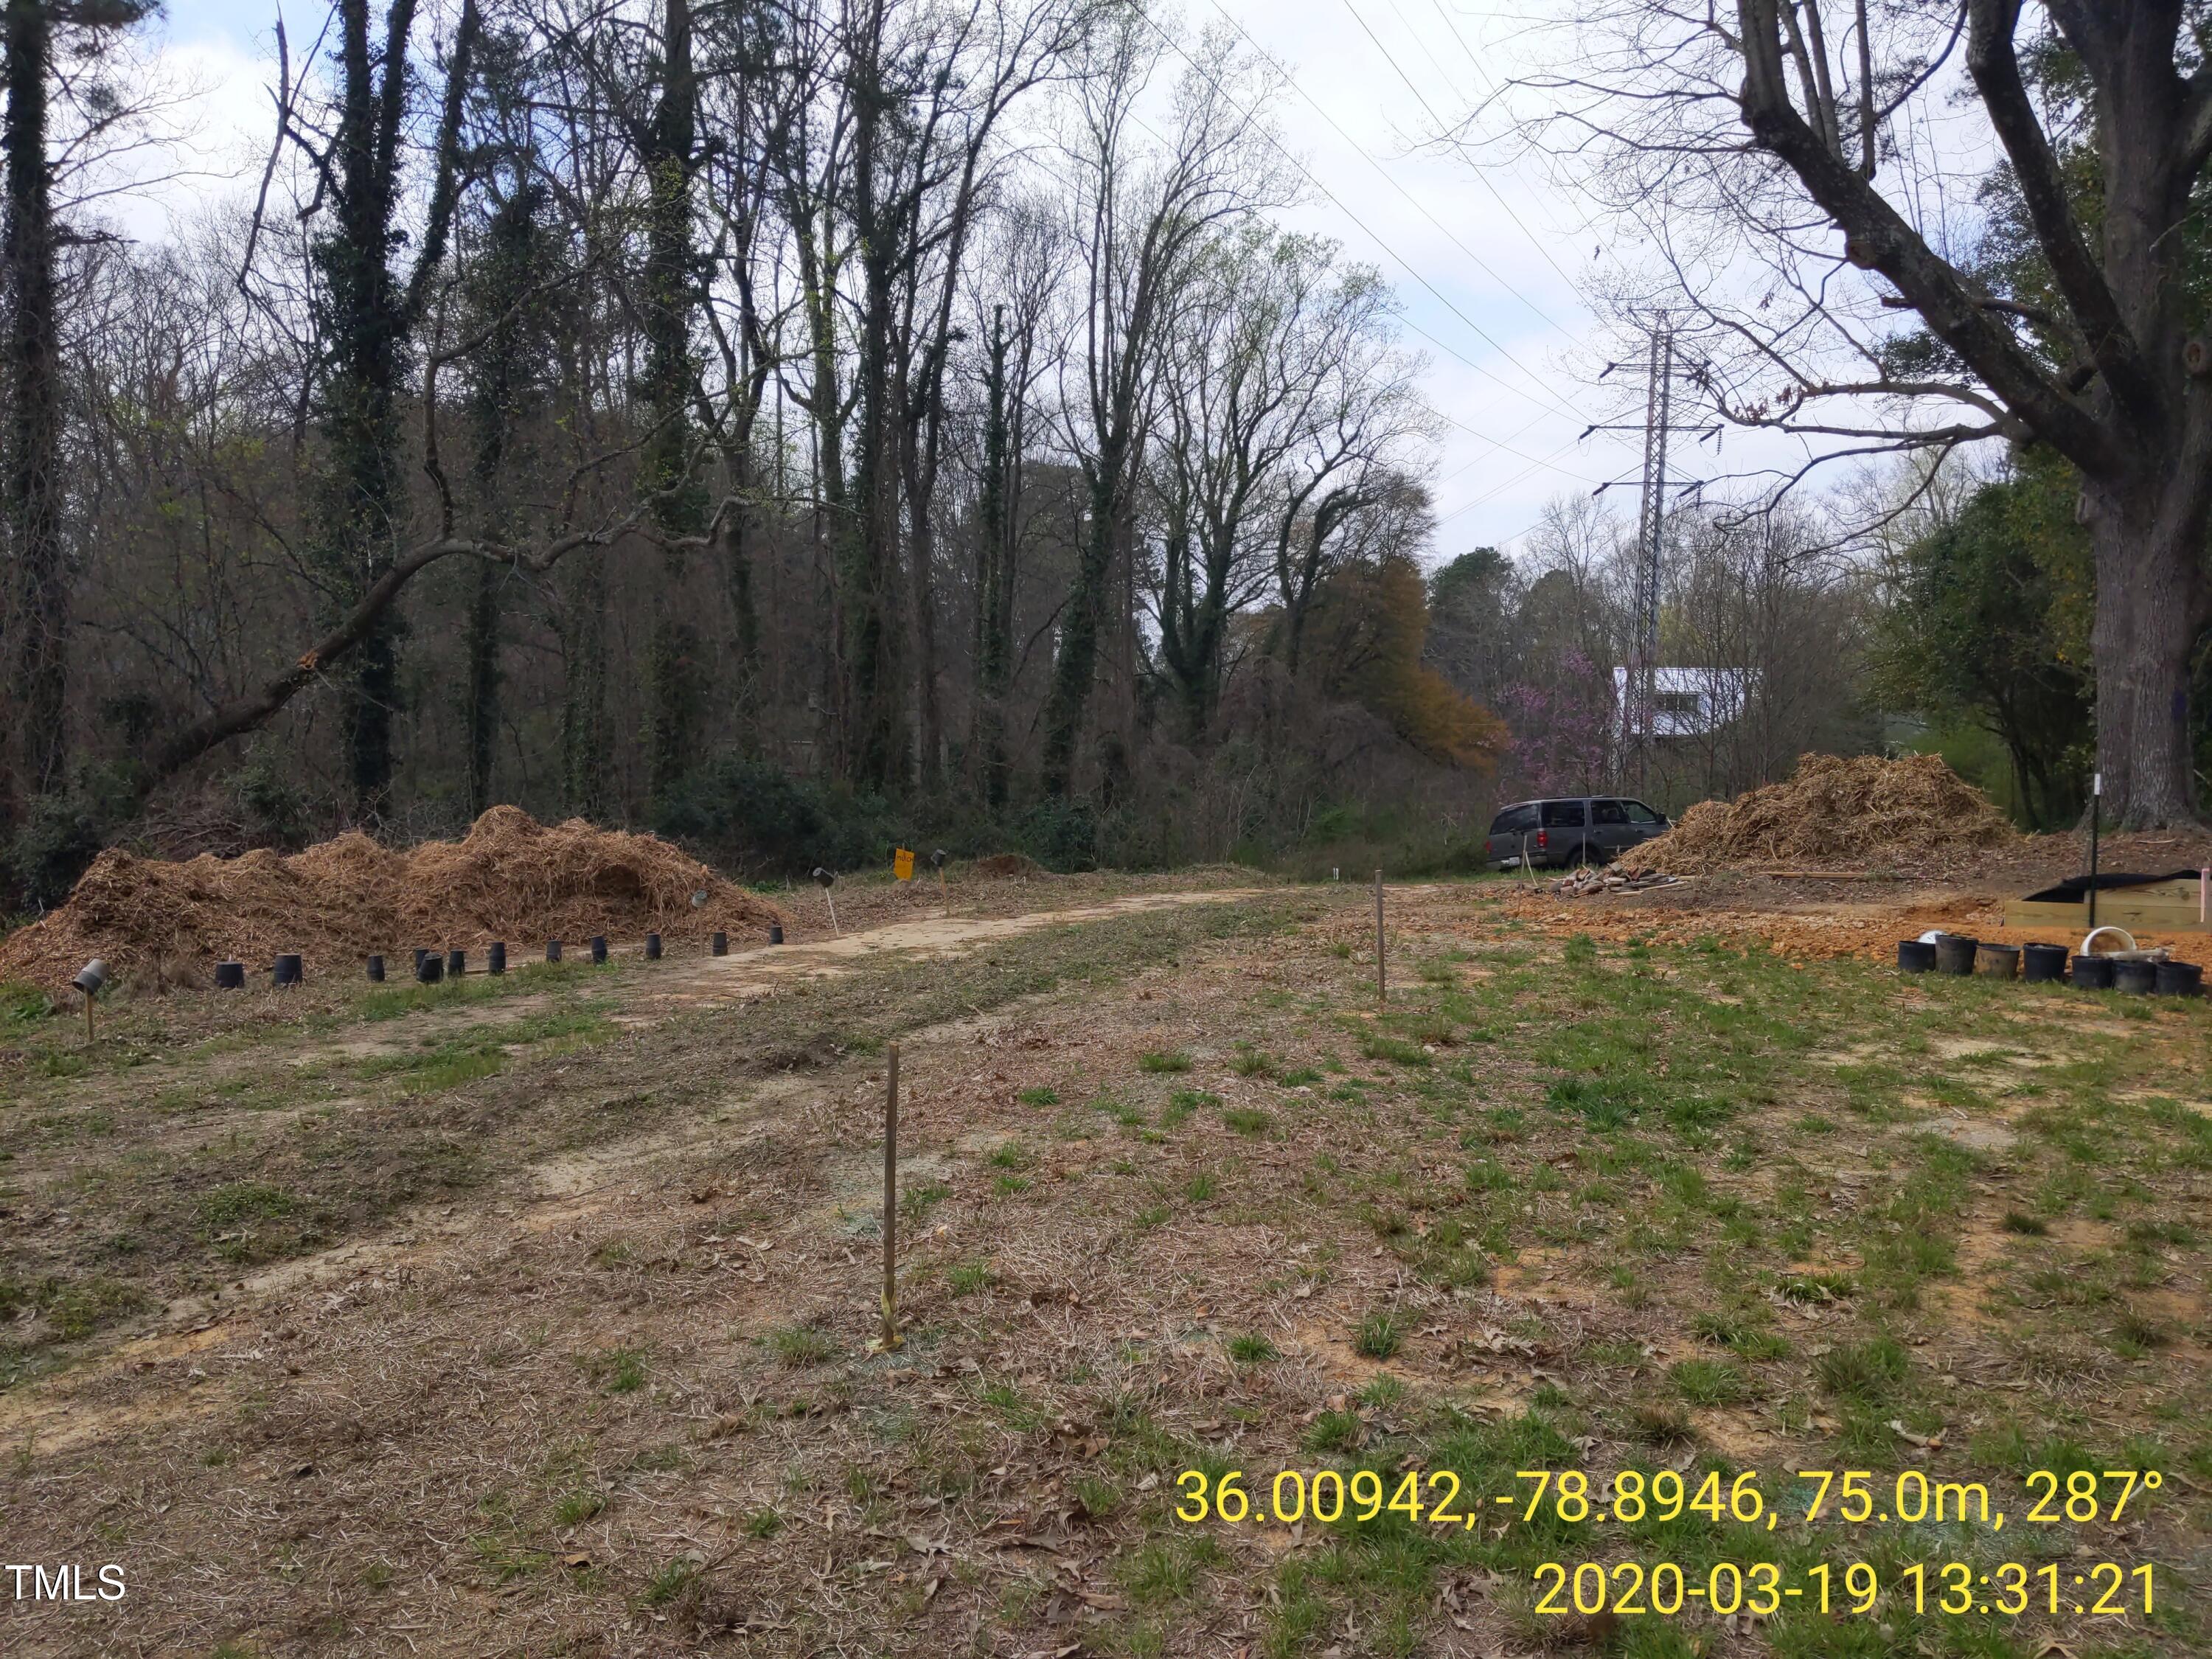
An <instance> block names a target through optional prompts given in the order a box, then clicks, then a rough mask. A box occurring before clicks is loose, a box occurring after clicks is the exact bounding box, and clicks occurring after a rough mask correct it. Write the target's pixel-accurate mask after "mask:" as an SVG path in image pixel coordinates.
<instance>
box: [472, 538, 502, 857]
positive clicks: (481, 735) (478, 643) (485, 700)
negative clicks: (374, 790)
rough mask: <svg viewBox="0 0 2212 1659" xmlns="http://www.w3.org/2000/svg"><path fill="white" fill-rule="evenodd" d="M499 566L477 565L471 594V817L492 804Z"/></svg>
mask: <svg viewBox="0 0 2212 1659" xmlns="http://www.w3.org/2000/svg"><path fill="white" fill-rule="evenodd" d="M501 574H502V573H501V569H500V568H499V567H498V566H497V565H495V564H493V563H492V562H489V560H486V561H483V562H480V563H478V565H477V575H476V591H475V592H473V593H471V595H470V596H469V620H468V632H467V638H466V644H467V649H468V659H469V684H468V711H467V712H468V729H469V817H471V819H474V818H475V817H477V815H478V814H480V813H481V812H483V810H484V808H486V807H487V806H489V805H491V763H492V755H493V751H494V750H495V746H496V744H497V741H498V737H499V584H500V579H501Z"/></svg>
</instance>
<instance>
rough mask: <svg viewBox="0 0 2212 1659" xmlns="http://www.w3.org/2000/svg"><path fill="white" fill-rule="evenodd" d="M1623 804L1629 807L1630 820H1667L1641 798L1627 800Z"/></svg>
mask: <svg viewBox="0 0 2212 1659" xmlns="http://www.w3.org/2000/svg"><path fill="white" fill-rule="evenodd" d="M1621 805H1623V806H1626V808H1627V809H1628V821H1629V822H1630V823H1644V824H1652V823H1664V822H1665V820H1664V819H1662V817H1660V816H1659V815H1658V814H1657V813H1656V812H1655V811H1652V810H1651V809H1650V807H1648V806H1646V805H1644V803H1643V802H1642V801H1640V800H1625V801H1623V802H1621Z"/></svg>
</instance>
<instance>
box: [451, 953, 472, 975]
mask: <svg viewBox="0 0 2212 1659" xmlns="http://www.w3.org/2000/svg"><path fill="white" fill-rule="evenodd" d="M468 971H469V953H468V952H467V951H447V952H446V972H447V975H448V976H450V977H451V978H453V979H459V977H460V976H461V975H463V974H465V973H467V972H468Z"/></svg>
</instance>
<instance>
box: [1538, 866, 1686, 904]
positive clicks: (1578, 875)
mask: <svg viewBox="0 0 2212 1659" xmlns="http://www.w3.org/2000/svg"><path fill="white" fill-rule="evenodd" d="M1682 884H1683V883H1682V878H1681V877H1680V876H1670V875H1667V874H1665V873H1663V872H1652V873H1650V874H1648V875H1629V874H1625V873H1623V872H1620V871H1617V870H1607V869H1601V868H1600V867H1599V866H1596V865H1595V864H1586V865H1584V866H1582V868H1580V869H1578V870H1574V871H1571V872H1568V873H1567V874H1566V875H1564V876H1562V877H1560V878H1559V880H1557V881H1555V882H1553V884H1552V890H1553V892H1555V893H1560V894H1564V895H1565V896H1568V897H1570V898H1587V897H1589V896H1590V895H1592V894H1595V893H1640V892H1642V891H1644V889H1646V888H1647V887H1680V886H1681V885H1682Z"/></svg>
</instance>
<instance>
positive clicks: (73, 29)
mask: <svg viewBox="0 0 2212 1659" xmlns="http://www.w3.org/2000/svg"><path fill="white" fill-rule="evenodd" d="M24 9H25V8H23V7H15V8H11V9H10V10H9V16H10V18H11V19H13V18H15V16H16V15H17V13H18V12H20V11H22V10H24ZM28 9H29V10H30V11H32V12H34V13H37V14H39V15H40V16H43V17H46V18H47V19H49V20H55V23H56V27H57V28H59V27H60V24H59V21H58V20H60V19H61V18H62V17H63V15H64V14H63V13H61V12H60V11H59V10H58V9H54V8H51V7H41V6H38V5H32V6H29V7H28ZM71 15H74V14H71ZM86 15H87V16H89V14H86ZM133 21H136V19H135V15H134V14H132V13H131V11H130V10H129V9H128V8H118V9H115V10H113V11H112V12H108V13H103V14H101V15H100V17H99V19H98V20H97V27H94V24H93V23H90V22H87V23H82V24H80V23H71V24H70V26H69V28H68V29H67V30H64V31H62V32H63V33H69V34H70V39H69V40H60V39H59V38H57V45H56V50H57V51H58V52H60V53H61V55H62V58H65V59H67V60H68V62H67V63H64V62H62V61H60V60H59V59H58V60H57V61H56V62H55V63H54V64H52V65H50V66H49V68H48V69H47V70H46V71H45V76H46V78H45V79H44V80H43V81H42V82H37V83H36V86H37V87H38V88H42V89H46V90H52V91H56V93H57V95H58V89H59V88H63V87H64V85H69V84H74V82H73V75H74V71H75V70H76V68H77V67H81V66H82V65H83V64H88V63H90V62H92V61H93V60H94V59H96V58H98V57H99V56H100V39H99V38H98V37H99V36H100V34H101V33H108V32H112V31H113V30H116V29H118V28H121V29H127V28H128V27H130V26H131V23H132V22H133ZM14 26H15V25H14V24H12V23H11V27H14ZM279 41H280V46H281V48H282V53H283V57H282V64H281V74H282V82H283V84H282V87H281V94H282V101H283V111H282V113H283V121H282V132H281V135H280V137H279V139H278V142H277V143H276V145H275V147H274V149H273V150H272V152H271V155H270V159H269V164H268V169H267V173H266V176H265V177H264V178H263V179H258V180H249V181H248V182H249V183H253V184H257V185H258V191H257V197H258V199H257V201H256V203H255V204H254V206H253V208H252V210H251V211H247V210H246V209H244V208H242V207H241V208H240V209H239V210H235V211H234V212H230V213H227V214H224V215H221V216H216V217H215V218H214V219H213V220H211V221H210V222H207V223H204V224H202V225H200V226H198V227H197V228H195V229H194V230H193V231H192V232H191V234H187V235H185V236H184V237H182V238H181V239H179V240H175V241H173V242H169V243H165V244H134V243H131V242H127V241H124V240H119V239H117V238H114V237H112V236H111V235H108V234H103V233H102V231H101V228H100V217H99V211H98V204H96V203H94V202H79V203H70V202H68V201H63V202H61V203H59V204H58V205H50V204H47V203H46V200H45V198H44V197H40V194H39V192H38V191H35V190H31V189H28V188H26V187H23V186H22V185H21V178H19V175H22V176H26V177H33V178H36V179H40V180H42V181H43V180H47V179H54V178H56V177H58V176H59V174H58V172H57V168H56V166H55V157H56V155H58V151H59V149H60V143H59V140H58V139H57V137H55V135H54V134H52V133H51V132H41V131H34V130H33V129H32V127H31V125H30V124H29V123H27V121H24V120H21V119H17V118H15V115H14V112H15V110H16V109H17V108H18V106H19V105H20V106H21V107H23V108H24V109H28V108H29V107H30V106H32V105H33V103H34V102H36V101H37V100H35V99H33V98H32V97H30V96H29V95H28V94H26V93H25V92H24V91H23V87H22V81H23V77H24V76H26V75H32V74H35V73H37V71H36V70H34V68H33V66H32V59H31V58H30V57H29V56H28V55H27V54H19V53H18V52H15V51H13V50H11V52H10V54H9V66H10V75H11V76H12V77H13V78H12V79H11V82H10V87H11V97H10V111H11V124H10V125H9V131H8V145H9V167H10V169H11V170H10V172H9V179H10V180H11V184H10V186H9V203H8V208H9V236H10V244H9V246H10V248H11V251H12V263H11V265H10V270H11V272H13V273H14V286H13V287H12V288H11V290H10V295H9V302H10V314H11V318H12V319H13V320H14V324H15V331H14V333H13V334H12V335H11V336H10V343H9V361H8V363H7V366H6V367H7V371H8V374H7V380H8V390H9V401H10V405H11V410H13V424H12V426H11V428H10V435H9V443H10V453H9V480H10V492H11V493H10V495H9V502H8V508H9V513H8V522H7V537H8V551H9V571H10V574H11V576H12V577H13V580H12V581H11V584H10V599H11V605H10V607H9V611H8V612H7V637H6V640H5V641H4V644H5V660H6V663H7V665H8V684H7V693H8V698H9V722H8V726H9V732H10V733H11V741H10V743H9V745H8V750H7V763H8V765H7V773H6V776H5V779H4V787H0V811H3V812H4V813H5V814H6V815H7V829H8V831H9V837H10V840H11V843H12V845H13V848H14V858H13V868H14V872H15V878H16V881H17V884H18V885H19V887H20V888H21V889H23V890H25V891H27V894H28V896H30V897H31V898H32V899H33V900H46V899H51V897H52V896H53V894H54V892H55V891H56V890H58V886H59V885H60V884H62V883H63V882H64V881H65V880H66V879H67V877H68V874H69V873H70V872H71V871H73V870H74V869H75V868H76V867H78V866H81V864H82V860H83V859H84V858H85V857H86V856H88V854H89V852H90V851H91V850H92V849H93V848H94V847H95V846H96V845H97V844H99V842H100V841H101V840H102V839H105V838H110V837H113V836H117V835H118V834H126V833H127V834H131V835H136V836H145V837H150V838H151V839H152V840H153V841H155V842H156V843H157V844H161V845H166V846H169V847H172V848H179V847H183V846H189V845H192V844H197V843H201V842H204V843H205V844H209V845H222V846H227V845H232V844H236V843H237V842H239V841H240V839H241V837H244V838H248V839H251V838H275V839H281V838H286V837H297V836H301V835H306V834H310V833H315V832H319V831H320V830H323V829H328V828H330V827H333V826H335V825H336V824H338V823H365V824H368V825H371V826H378V827H384V828H388V829H391V830H392V832H394V833H398V834H403V835H404V834H408V833H416V832H424V831H429V830H434V829H451V828H453V827H454V826H455V825H456V824H458V823H461V822H464V821H465V820H466V818H467V817H469V816H470V815H471V814H472V813H473V812H475V811H477V810H479V809H481V808H482V807H483V805H486V804H488V803H489V802H491V801H494V800H510V799H511V800H514V801H518V802H520V803H521V804H522V805H525V806H526V807H528V808H529V809H531V810H532V811H538V812H540V813H556V814H562V813H569V812H578V813H584V814H587V815H590V816H592V817H602V818H612V819H623V820H629V821H633V822H643V823H656V824H659V825H663V826H665V827H667V828H669V829H674V830H678V831H681V832H683V833H685V834H687V835H690V836H694V837H696V838H697V839H699V840H700V841H702V842H705V843H708V844H709V845H714V846H717V847H719V848H720V849H721V850H724V851H726V852H727V853H728V854H731V855H732V856H734V857H739V858H750V859H754V860H765V861H770V862H775V861H782V862H793V861H805V860H811V859H813V858H815V857H824V856H837V857H842V858H846V859H854V858H860V857H873V856H875V855H876V853H877V851H878V845H877V844H878V842H881V841H882V840H883V839H884V838H885V837H887V836H890V835H891V834H894V833H899V832H901V831H902V830H904V831H905V832H908V833H912V832H914V831H915V829H916V828H917V827H918V826H920V827H932V828H933V829H935V830H936V831H938V832H939V833H942V834H945V835H954V834H961V833H965V834H966V835H968V836H969V837H970V838H971V839H974V840H976V841H978V842H981V841H985V840H989V839H993V838H1000V837H1005V836H1014V837H1016V838H1017V839H1019V840H1022V841H1024V842H1027V843H1032V844H1035V845H1036V847H1037V848H1038V849H1039V850H1042V851H1044V852H1046V853H1048V854H1049V855H1051V856H1054V857H1056V858H1060V859H1063V860H1076V861H1079V860H1086V859H1090V858H1095V857H1098V856H1113V857H1117V858H1122V859H1131V860H1151V859H1185V858H1192V857H1200V856H1220V855H1223V854H1226V853H1228V852H1230V851H1231V849H1232V848H1237V846H1239V845H1240V844H1244V843H1248V842H1253V841H1255V839H1256V840H1257V841H1260V842H1267V841H1268V840H1270V839H1271V838H1272V839H1274V840H1277V841H1280V840H1283V839H1286V838H1290V837H1294V836H1297V834H1298V833H1299V832H1300V830H1301V829H1302V828H1303V826H1304V823H1305V822H1306V820H1307V819H1309V818H1310V816H1311V815H1312V814H1313V813H1314V812H1316V811H1317V810H1320V809H1321V808H1322V807H1323V806H1324V805H1328V803H1330V802H1332V801H1335V802H1342V801H1347V800H1354V799H1358V798H1360V797H1361V796H1362V794H1363V793H1367V792H1369V791H1371V790H1376V789H1379V788H1381V787H1383V785H1384V783H1385V782H1386V781H1387V785H1388V792H1389V793H1391V794H1393V795H1394V796H1413V797H1418V796H1419V795H1420V794H1421V793H1422V791H1423V790H1427V791H1429V792H1430V793H1431V796H1432V797H1433V798H1434V799H1437V800H1439V801H1446V802H1449V801H1450V800H1453V799H1462V798H1463V797H1464V795H1465V793H1466V789H1467V787H1468V785H1467V782H1466V781H1467V780H1468V779H1471V778H1474V777H1476V776H1478V775H1480V771H1481V770H1482V769H1484V768H1486V766H1487V765H1488V764H1489V763H1490V762H1491V761H1492V758H1493V757H1494V755H1495V753H1496V750H1497V749H1498V744H1499V742H1500V737H1501V734H1500V732H1499V731H1498V727H1497V725H1496V722H1495V721H1494V720H1492V718H1491V717H1490V716H1489V715H1488V714H1486V712H1485V711H1484V710H1482V709H1481V708H1479V707H1477V706H1475V705H1474V703H1473V702H1470V701H1469V700H1468V698H1466V697H1465V696H1462V695H1461V694H1460V693H1459V692H1457V691H1455V690H1453V689H1452V688H1451V687H1450V686H1449V684H1446V683H1445V682H1444V681H1443V679H1441V678H1438V677H1437V676H1436V675H1435V674H1434V672H1433V671H1431V670H1430V669H1428V668H1426V667H1425V665H1424V663H1423V635H1424V631H1425V627H1426V621H1427V618H1426V610H1425V591H1424V588H1423V586H1422V583H1421V580H1420V578H1419V568H1418V566H1417V565H1416V563H1415V559H1416V556H1417V555H1419V553H1420V552H1421V551H1422V550H1423V549H1424V547H1425V542H1426V539H1427V535H1428V526H1429V509H1428V505H1427V496H1426V494H1425V489H1424V487H1423V483H1422V477H1423V474H1424V471H1425V469H1426V467H1427V465H1429V459H1430V453H1431V447H1432V444H1431V439H1432V432H1433V422H1434V417H1433V416H1431V414H1430V412H1429V411H1428V410H1426V409H1425V408H1424V407H1423V405H1422V404H1421V402H1420V399H1419V397H1418V395H1417V393H1416V391H1415V388H1414V380H1415V374H1416V371H1417V368H1418V365H1417V364H1416V362H1414V361H1413V359H1412V358H1410V357H1409V356H1407V354H1406V353H1405V352H1404V351H1403V350H1402V349H1401V347H1400V345H1399V343H1398V340H1397V332H1396V327H1395V320H1394V317H1393V305H1392V301H1391V297H1390V295H1389V293H1388V292H1387V291H1386V290H1385V289H1383V286H1382V285H1381V284H1380V283H1379V282H1378V281H1377V279H1376V276H1374V274H1373V273H1372V272H1370V271H1369V270H1364V269H1363V268H1361V267H1358V266H1357V265H1354V264H1349V263H1347V262H1346V260H1345V259H1344V258H1343V257H1342V256H1341V255H1340V252H1338V250H1337V249H1336V248H1335V247H1334V246H1331V245H1329V244H1328V243H1326V242H1323V241H1320V240H1315V239H1312V238H1310V237H1304V236H1298V235H1294V234H1290V233H1288V232H1286V231H1285V230H1284V229H1282V228H1279V225H1278V224H1277V222H1275V221H1274V219H1273V217H1272V216H1271V215H1272V212H1273V210H1275V209H1277V208H1279V207H1280V206H1281V205H1282V204H1285V202H1287V201H1288V200H1289V199H1290V197H1291V191H1290V188H1289V185H1288V184H1287V182H1286V179H1287V173H1286V162H1285V152H1284V151H1283V150H1282V149H1280V147H1279V142H1278V140H1277V138H1276V136H1275V135H1274V133H1273V129H1272V126H1271V123H1272V121H1273V109H1274V106H1275V103H1276V100H1277V97H1278V94H1279V91H1280V87H1279V83H1278V79H1277V72H1276V71H1275V70H1273V68H1272V67H1271V66H1269V65H1268V64H1266V63H1264V62H1262V61H1261V60H1259V59H1257V58H1254V57H1251V56H1249V55H1247V54H1246V53H1245V52H1242V51H1240V50H1238V49H1237V47H1236V46H1233V45H1232V43H1231V40H1228V39H1224V38H1220V37H1216V36H1211V35H1209V36H1206V37H1202V38H1200V37H1190V36H1186V35H1179V34H1176V33H1171V32H1170V25H1168V24H1165V23H1164V22H1162V21H1157V20H1155V19H1154V18H1152V17H1151V16H1149V15H1146V14H1145V13H1144V12H1142V11H1140V10H1139V9H1135V8H1133V7H1130V6H1127V5H1123V4H1119V3H1110V0H843V3H839V4H835V5H833V4H828V3H817V0H744V3H739V4H737V5H732V6H722V7H713V8H707V7H697V6H695V5H694V4H693V3H692V0H650V3H641V4H639V5H636V6H626V7H616V8H612V9H608V8H583V7H580V6H574V5H571V4H569V3H568V0H461V3H458V4H453V5H448V6H445V7H442V8H439V9H422V8H421V7H419V6H418V5H417V4H416V0H391V3H389V4H387V5H386V6H385V7H384V8H382V9H380V10H379V9H372V7H371V6H370V5H369V4H368V0H338V3H337V4H336V5H335V6H334V7H333V8H332V9H331V12H330V14H329V15H328V19H327V21H326V24H325V26H323V27H321V28H320V30H319V33H317V34H316V35H315V36H313V38H312V40H311V41H303V40H301V39H300V38H298V37H289V38H288V37H286V36H284V35H282V34H280V36H279ZM131 91H132V88H131V87H130V86H129V85H128V84H127V83H125V82H118V83H116V84H114V85H112V86H111V87H110V88H109V89H108V91H107V92H106V94H104V96H103V99H102V100H100V103H99V105H98V106H97V108H96V109H94V108H91V107H89V106H88V107H87V108H80V109H78V110H77V111H76V115H75V117H74V118H75V119H76V122H77V123H78V125H87V124H88V123H89V122H90V121H92V120H93V119H95V118H112V119H114V120H116V121H118V122H127V119H128V108H129V100H130V97H131ZM102 111H105V112H107V115H106V116H102V115H101V114H100V112H102ZM40 158H43V165H34V163H37V162H38V161H40ZM19 163H20V164H21V165H19ZM41 237H42V238H43V239H44V240H43V241H40V240H39V239H40V238H41ZM38 270H45V271H46V273H47V275H48V276H49V278H50V281H51V285H52V297H51V298H50V299H49V298H42V297H41V291H40V289H39V287H38V285H37V283H35V282H32V281H29V280H28V279H27V273H32V272H35V271H38ZM42 331H43V333H42ZM42 341H43V344H42V343H41V342H42ZM42 353H43V355H42ZM26 481H28V482H26ZM1455 780H1457V781H1455Z"/></svg>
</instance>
